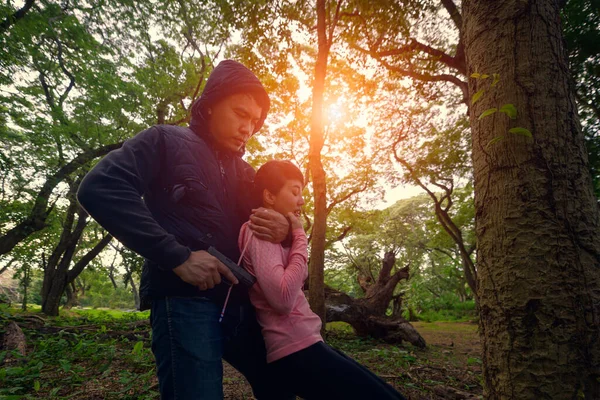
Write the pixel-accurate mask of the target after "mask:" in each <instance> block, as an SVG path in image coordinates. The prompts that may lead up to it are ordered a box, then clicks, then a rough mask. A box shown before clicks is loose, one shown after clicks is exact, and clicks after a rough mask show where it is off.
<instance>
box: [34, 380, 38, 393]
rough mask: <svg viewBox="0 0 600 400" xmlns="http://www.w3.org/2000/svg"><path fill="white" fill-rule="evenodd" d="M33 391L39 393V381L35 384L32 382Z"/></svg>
mask: <svg viewBox="0 0 600 400" xmlns="http://www.w3.org/2000/svg"><path fill="white" fill-rule="evenodd" d="M33 390H35V391H36V392H39V391H40V381H38V380H36V381H35V382H33Z"/></svg>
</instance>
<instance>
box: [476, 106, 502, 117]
mask: <svg viewBox="0 0 600 400" xmlns="http://www.w3.org/2000/svg"><path fill="white" fill-rule="evenodd" d="M496 111H498V109H497V108H496V107H494V108H488V109H487V110H485V111H484V112H482V113H481V115H480V116H479V118H478V119H482V118H485V117H487V116H488V115H492V114H494V113H495V112H496Z"/></svg>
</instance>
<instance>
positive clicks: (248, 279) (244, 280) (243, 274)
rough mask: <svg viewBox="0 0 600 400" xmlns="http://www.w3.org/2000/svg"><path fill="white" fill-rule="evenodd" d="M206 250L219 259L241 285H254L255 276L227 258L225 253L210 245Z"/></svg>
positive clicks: (248, 286)
mask: <svg viewBox="0 0 600 400" xmlns="http://www.w3.org/2000/svg"><path fill="white" fill-rule="evenodd" d="M207 251H208V254H210V255H211V256H213V257H215V258H216V259H218V260H219V261H221V262H222V263H223V264H224V265H225V266H226V267H227V268H229V269H230V270H231V272H233V274H234V275H235V277H236V278H237V279H238V281H240V283H241V284H242V285H244V286H245V287H247V288H250V287H252V285H254V283H255V282H256V278H255V277H254V276H252V275H251V274H250V273H249V272H248V271H246V270H245V269H244V268H242V267H241V266H239V265H237V264H236V263H234V262H233V261H232V260H230V259H229V258H227V256H226V255H224V254H223V253H221V252H220V251H219V250H217V249H215V248H214V247H213V246H210V247H209V248H208V250H207Z"/></svg>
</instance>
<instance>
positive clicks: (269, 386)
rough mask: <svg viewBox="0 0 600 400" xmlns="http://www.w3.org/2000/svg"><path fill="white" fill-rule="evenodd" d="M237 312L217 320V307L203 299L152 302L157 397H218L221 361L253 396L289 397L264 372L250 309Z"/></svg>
mask: <svg viewBox="0 0 600 400" xmlns="http://www.w3.org/2000/svg"><path fill="white" fill-rule="evenodd" d="M237 310H238V311H239V312H236V313H233V314H232V315H233V317H230V318H228V317H227V316H226V318H225V320H224V321H223V322H224V323H223V324H220V323H219V315H220V311H221V310H220V309H219V307H218V306H217V305H216V304H215V303H214V302H213V301H211V300H209V299H207V298H204V297H167V298H164V299H156V300H153V302H152V311H151V314H150V323H151V325H152V352H153V353H154V357H155V358H156V367H157V375H158V383H159V388H160V395H161V399H162V400H167V399H174V400H186V399H202V400H221V399H223V364H222V361H221V359H225V360H226V361H227V362H229V363H230V364H231V365H232V366H233V367H234V368H236V369H237V370H238V371H240V372H241V373H242V374H243V375H244V376H245V377H246V379H248V382H249V383H250V385H251V386H252V390H253V392H254V396H255V397H256V398H257V399H259V400H284V399H285V400H288V399H295V396H294V395H293V394H291V393H289V392H287V390H286V389H285V388H283V387H280V386H278V382H277V380H275V379H273V377H272V376H271V377H269V375H268V374H267V371H268V369H267V363H266V351H265V345H264V341H263V338H262V334H261V332H260V327H259V325H258V323H257V322H256V317H255V316H254V310H253V309H252V307H251V306H249V305H248V306H244V307H242V308H241V309H239V308H238V309H237ZM238 314H239V315H238Z"/></svg>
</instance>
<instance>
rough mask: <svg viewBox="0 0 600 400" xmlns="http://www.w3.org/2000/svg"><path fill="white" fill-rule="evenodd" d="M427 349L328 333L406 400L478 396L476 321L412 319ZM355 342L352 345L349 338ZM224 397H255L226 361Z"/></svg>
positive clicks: (232, 399) (333, 340)
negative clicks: (424, 320)
mask: <svg viewBox="0 0 600 400" xmlns="http://www.w3.org/2000/svg"><path fill="white" fill-rule="evenodd" d="M413 325H414V326H415V328H416V329H417V330H418V331H419V333H420V334H421V335H422V336H423V337H424V338H425V341H426V342H427V348H426V349H424V350H421V349H417V348H415V347H413V346H411V345H402V346H392V345H389V344H385V343H381V342H377V341H362V343H360V340H358V339H356V338H352V336H351V335H349V334H340V333H337V332H334V333H331V334H330V336H329V337H328V339H327V340H328V343H329V344H331V345H332V346H334V347H337V348H339V349H340V350H342V351H344V352H345V353H346V354H348V355H350V356H352V357H353V358H355V359H356V360H358V361H360V362H361V363H363V364H364V365H366V366H368V367H369V368H370V369H371V370H373V371H374V372H376V373H377V374H378V375H379V376H381V377H382V378H384V379H385V380H386V381H387V382H388V383H390V384H391V385H393V386H394V387H395V388H396V389H397V390H398V391H400V392H401V393H402V394H403V395H404V396H406V397H407V398H408V399H410V400H425V399H427V400H437V399H456V400H459V399H482V398H483V397H482V387H481V358H480V342H479V335H478V333H477V325H476V324H473V323H461V322H434V323H426V322H416V323H413ZM357 341H358V342H359V343H353V342H357ZM224 376H225V378H224V382H223V385H224V391H225V398H226V399H231V400H234V399H235V400H241V399H248V400H249V399H255V398H254V397H253V396H252V391H251V389H250V386H249V385H248V383H247V382H246V380H245V379H244V377H243V376H242V375H241V374H239V373H238V372H237V371H236V370H235V369H233V368H232V367H231V366H230V365H227V364H226V365H225V366H224Z"/></svg>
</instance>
